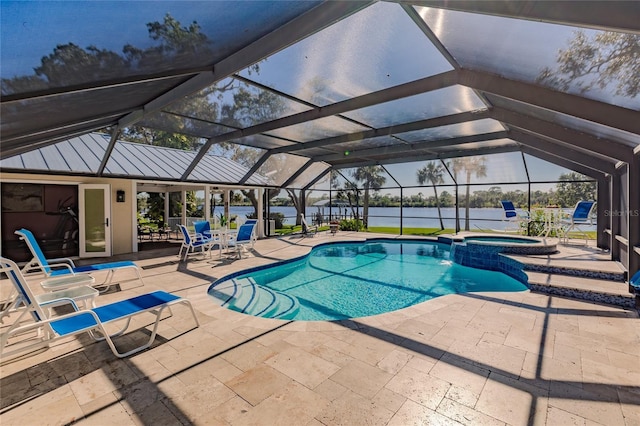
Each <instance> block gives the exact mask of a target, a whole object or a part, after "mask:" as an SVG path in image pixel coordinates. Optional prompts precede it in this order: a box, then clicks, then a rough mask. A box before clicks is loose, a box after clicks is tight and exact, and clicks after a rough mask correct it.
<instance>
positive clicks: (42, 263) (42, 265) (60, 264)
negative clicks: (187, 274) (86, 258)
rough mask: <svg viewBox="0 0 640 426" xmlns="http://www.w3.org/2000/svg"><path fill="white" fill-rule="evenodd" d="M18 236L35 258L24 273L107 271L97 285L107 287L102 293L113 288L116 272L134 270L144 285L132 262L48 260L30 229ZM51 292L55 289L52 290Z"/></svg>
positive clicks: (136, 267) (61, 273) (47, 273)
mask: <svg viewBox="0 0 640 426" xmlns="http://www.w3.org/2000/svg"><path fill="white" fill-rule="evenodd" d="M16 234H18V235H19V236H20V239H21V240H23V241H24V242H25V243H27V246H28V247H29V250H30V251H31V255H32V256H33V259H32V260H31V261H30V262H29V263H27V264H26V265H25V266H24V267H23V268H22V272H25V273H26V272H28V271H31V270H34V269H35V270H40V271H42V272H43V273H44V274H45V275H46V276H47V277H58V276H63V275H75V274H83V273H85V274H86V273H91V272H98V271H107V277H106V278H105V280H104V282H103V283H101V284H97V285H96V287H105V288H104V290H102V291H106V290H108V289H109V287H111V285H112V283H113V276H114V274H115V271H116V270H118V269H124V268H132V269H133V270H134V271H135V272H136V275H137V279H138V280H140V282H141V283H142V285H144V281H142V276H141V275H140V270H139V269H138V266H137V265H136V264H135V263H133V262H132V261H130V260H125V261H121V262H109V263H97V264H94V265H84V266H76V265H75V264H74V263H73V260H71V259H68V258H58V259H47V258H46V257H45V256H44V253H43V252H42V250H41V249H40V246H39V245H38V242H37V241H36V238H35V237H34V236H33V233H31V231H29V230H28V229H24V228H22V229H19V230H17V231H16ZM49 290H55V289H54V288H50V289H49Z"/></svg>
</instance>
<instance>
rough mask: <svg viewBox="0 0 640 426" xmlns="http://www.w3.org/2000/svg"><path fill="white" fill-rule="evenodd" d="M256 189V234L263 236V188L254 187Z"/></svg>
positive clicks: (259, 236)
mask: <svg viewBox="0 0 640 426" xmlns="http://www.w3.org/2000/svg"><path fill="white" fill-rule="evenodd" d="M256 191H258V194H257V197H256V198H257V199H258V211H257V212H256V219H257V220H258V222H257V225H258V230H257V235H258V238H264V236H265V229H264V224H265V221H264V214H263V211H264V193H265V190H264V188H258V189H256Z"/></svg>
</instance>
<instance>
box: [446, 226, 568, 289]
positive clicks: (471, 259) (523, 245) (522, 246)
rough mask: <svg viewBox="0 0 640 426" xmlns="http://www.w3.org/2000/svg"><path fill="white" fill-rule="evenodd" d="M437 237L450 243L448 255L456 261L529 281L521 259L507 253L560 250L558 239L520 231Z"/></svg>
mask: <svg viewBox="0 0 640 426" xmlns="http://www.w3.org/2000/svg"><path fill="white" fill-rule="evenodd" d="M438 241H440V242H443V243H448V244H451V249H450V255H449V257H450V258H451V260H452V261H453V262H455V263H458V264H460V265H464V266H471V267H474V268H480V269H489V270H492V271H501V272H504V273H505V274H507V275H510V276H512V277H513V278H516V279H517V280H520V281H521V282H524V283H526V282H528V277H527V274H525V273H524V271H523V265H522V263H520V262H518V261H517V260H515V259H512V258H510V257H509V256H505V255H508V254H524V255H531V254H551V253H555V252H556V251H557V245H556V243H552V242H548V241H547V240H546V239H542V238H533V237H522V236H518V235H513V236H512V235H500V234H469V235H464V236H462V235H450V236H440V237H438Z"/></svg>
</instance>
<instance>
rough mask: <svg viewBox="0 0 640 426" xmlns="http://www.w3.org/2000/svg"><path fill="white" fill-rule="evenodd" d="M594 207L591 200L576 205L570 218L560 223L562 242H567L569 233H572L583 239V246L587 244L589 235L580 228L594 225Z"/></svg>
mask: <svg viewBox="0 0 640 426" xmlns="http://www.w3.org/2000/svg"><path fill="white" fill-rule="evenodd" d="M595 207H596V202H595V201H592V200H583V201H578V202H577V203H576V206H575V207H574V209H573V213H571V217H569V218H568V219H565V220H563V221H562V225H563V235H562V241H563V242H565V243H567V242H569V232H571V231H574V232H577V233H579V235H582V236H583V237H584V240H585V244H587V243H589V234H587V232H586V231H585V230H584V229H582V228H581V226H593V225H595V224H596V223H595V218H594V216H593V212H594V210H595Z"/></svg>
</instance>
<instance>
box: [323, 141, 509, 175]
mask: <svg viewBox="0 0 640 426" xmlns="http://www.w3.org/2000/svg"><path fill="white" fill-rule="evenodd" d="M515 151H520V146H519V145H517V144H515V143H514V144H510V145H503V146H497V147H490V148H478V149H468V150H464V151H459V152H458V153H456V155H452V156H447V157H443V156H442V155H441V154H425V155H414V156H412V157H411V161H412V162H413V161H430V160H441V159H449V158H460V157H472V156H475V155H489V154H500V153H503V152H515ZM406 162H407V158H406V157H399V158H389V159H385V160H369V161H361V162H357V163H344V164H334V165H333V169H335V170H338V169H348V168H354V167H364V166H378V165H385V164H398V163H406Z"/></svg>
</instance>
